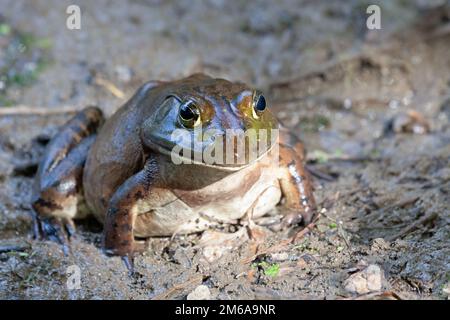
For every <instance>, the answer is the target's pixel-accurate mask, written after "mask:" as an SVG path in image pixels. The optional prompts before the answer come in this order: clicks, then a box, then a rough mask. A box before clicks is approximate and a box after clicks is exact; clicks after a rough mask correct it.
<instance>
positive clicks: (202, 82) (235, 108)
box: [142, 74, 278, 170]
mask: <svg viewBox="0 0 450 320" xmlns="http://www.w3.org/2000/svg"><path fill="white" fill-rule="evenodd" d="M157 91H158V93H157V95H158V99H155V100H158V106H157V107H156V108H155V109H154V110H155V111H154V112H153V113H152V115H150V116H149V118H148V119H146V120H145V121H144V124H143V128H142V138H143V141H144V144H146V145H147V146H149V147H151V148H157V149H158V151H159V152H161V153H164V154H167V155H170V156H171V158H172V160H173V161H174V162H175V163H180V162H184V163H188V162H190V163H195V164H199V165H207V166H214V167H221V168H224V169H230V170H236V169H239V168H242V167H244V166H246V165H248V164H250V163H252V162H254V161H256V160H257V159H259V158H260V157H262V156H263V155H264V154H265V153H267V152H268V151H269V150H271V148H272V147H273V146H274V145H275V144H276V139H277V136H278V130H277V129H278V121H277V120H276V118H275V117H274V116H273V114H272V113H271V112H270V110H269V106H268V104H267V100H266V98H265V97H264V96H263V94H262V93H261V92H259V91H258V90H254V89H251V88H249V87H247V86H246V85H245V84H242V83H232V82H229V81H227V80H224V79H213V78H210V77H208V76H205V75H200V74H197V75H193V76H190V77H188V78H185V79H182V80H179V81H176V82H170V83H166V84H162V85H161V86H160V88H159V90H157Z"/></svg>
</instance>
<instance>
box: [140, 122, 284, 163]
mask: <svg viewBox="0 0 450 320" xmlns="http://www.w3.org/2000/svg"><path fill="white" fill-rule="evenodd" d="M267 133H268V132H265V133H264V134H263V132H262V131H254V132H251V131H250V130H249V131H246V132H242V133H241V135H236V134H235V133H233V134H231V135H226V134H222V133H221V134H216V135H210V136H206V137H205V136H204V135H203V136H202V138H201V139H199V136H198V135H196V134H195V133H193V132H186V130H184V132H180V133H179V135H178V136H177V134H175V135H174V134H172V138H173V139H171V140H166V139H158V138H162V137H158V136H157V135H156V136H155V135H153V136H152V137H151V139H147V144H149V147H150V148H152V149H156V151H158V152H159V153H161V154H164V155H167V156H169V157H170V159H171V161H172V162H173V163H174V164H194V165H201V166H207V167H215V168H221V169H223V170H230V171H235V170H240V169H242V168H244V167H247V166H249V165H251V164H253V163H255V162H257V161H259V160H260V159H261V158H262V157H264V156H265V155H266V154H267V153H269V152H271V151H272V150H273V149H274V147H275V146H276V145H277V141H278V130H277V129H272V130H270V132H269V134H267Z"/></svg>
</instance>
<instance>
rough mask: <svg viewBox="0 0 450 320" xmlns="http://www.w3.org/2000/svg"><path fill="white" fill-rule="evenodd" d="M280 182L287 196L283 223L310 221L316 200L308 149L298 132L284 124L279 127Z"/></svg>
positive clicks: (314, 214) (304, 222)
mask: <svg viewBox="0 0 450 320" xmlns="http://www.w3.org/2000/svg"><path fill="white" fill-rule="evenodd" d="M279 156H280V158H279V159H280V162H279V164H280V170H279V172H280V180H279V181H280V185H281V189H282V192H283V196H284V197H285V199H286V203H285V207H286V209H287V214H286V215H285V217H284V219H283V223H282V227H287V226H291V225H295V224H298V223H300V222H302V223H303V224H304V225H307V224H309V223H310V222H311V221H312V219H313V218H314V217H315V216H316V215H317V211H316V202H315V199H314V195H313V188H312V184H311V178H310V176H309V173H308V172H307V171H306V170H305V167H304V161H305V150H304V148H303V144H302V143H301V141H300V140H298V138H297V137H296V136H294V135H293V134H292V133H290V132H288V131H287V130H286V129H285V128H281V130H280V141H279Z"/></svg>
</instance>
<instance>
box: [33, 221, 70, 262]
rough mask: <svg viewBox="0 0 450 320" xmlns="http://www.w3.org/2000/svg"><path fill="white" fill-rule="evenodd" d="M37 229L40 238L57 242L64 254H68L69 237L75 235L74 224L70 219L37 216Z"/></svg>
mask: <svg viewBox="0 0 450 320" xmlns="http://www.w3.org/2000/svg"><path fill="white" fill-rule="evenodd" d="M35 229H36V228H35ZM37 229H38V233H39V236H40V238H41V239H47V240H50V241H54V242H56V243H58V244H59V245H61V246H62V250H63V252H64V254H65V255H68V254H69V252H70V239H71V238H72V237H73V236H74V235H75V225H74V223H73V221H72V219H68V218H56V217H51V218H39V222H38V227H37Z"/></svg>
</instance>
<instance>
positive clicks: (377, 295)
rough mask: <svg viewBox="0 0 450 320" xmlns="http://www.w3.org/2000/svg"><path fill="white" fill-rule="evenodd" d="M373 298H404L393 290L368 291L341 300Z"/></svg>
mask: <svg viewBox="0 0 450 320" xmlns="http://www.w3.org/2000/svg"><path fill="white" fill-rule="evenodd" d="M372 298H394V299H395V300H403V299H402V298H401V297H400V296H399V295H398V294H396V293H395V292H393V291H385V292H374V293H368V294H363V295H360V296H357V297H351V298H344V299H340V300H368V299H372Z"/></svg>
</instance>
